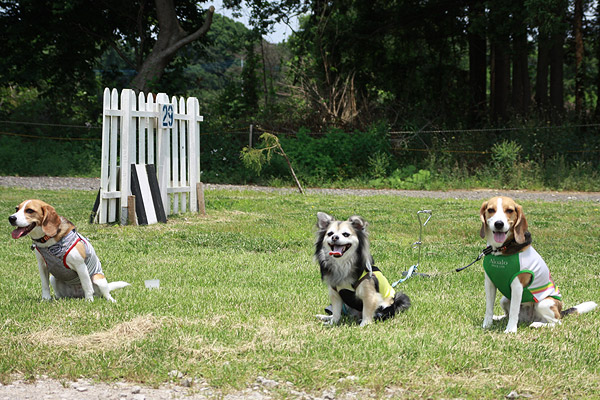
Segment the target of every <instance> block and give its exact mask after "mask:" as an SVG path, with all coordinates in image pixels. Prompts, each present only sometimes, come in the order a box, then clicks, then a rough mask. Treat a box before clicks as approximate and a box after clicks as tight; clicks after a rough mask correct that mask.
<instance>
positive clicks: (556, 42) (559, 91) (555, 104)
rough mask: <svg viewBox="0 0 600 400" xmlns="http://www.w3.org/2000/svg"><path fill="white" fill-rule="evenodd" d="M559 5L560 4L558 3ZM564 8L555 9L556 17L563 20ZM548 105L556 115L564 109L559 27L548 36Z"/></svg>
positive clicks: (563, 55) (562, 66) (562, 47)
mask: <svg viewBox="0 0 600 400" xmlns="http://www.w3.org/2000/svg"><path fill="white" fill-rule="evenodd" d="M559 6H561V5H559ZM565 13H566V9H565V8H559V9H557V10H556V15H557V17H558V18H559V19H560V20H561V21H563V20H564V19H565ZM550 42H551V46H552V47H551V48H550V106H551V107H552V114H553V115H555V116H556V113H558V114H559V115H560V114H562V113H563V111H564V97H565V94H564V58H565V54H564V53H565V51H564V44H565V31H564V30H563V29H561V28H560V27H559V28H558V29H556V30H555V31H554V32H553V33H552V35H551V36H550Z"/></svg>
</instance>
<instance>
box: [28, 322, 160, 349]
mask: <svg viewBox="0 0 600 400" xmlns="http://www.w3.org/2000/svg"><path fill="white" fill-rule="evenodd" d="M166 319H167V318H166V317H160V318H158V317H155V316H153V315H142V316H139V317H136V318H134V319H132V320H131V321H126V322H121V323H119V324H117V325H115V326H114V327H112V328H111V329H109V330H106V331H102V332H94V333H91V334H88V335H71V334H68V333H67V332H65V331H64V330H63V329H61V328H57V327H51V328H48V329H45V330H43V331H37V332H33V333H30V334H28V335H25V336H24V339H25V340H26V341H28V342H30V343H32V344H40V343H52V346H55V347H64V348H74V349H77V350H78V351H106V350H114V349H117V348H123V347H126V346H129V345H130V344H131V343H133V342H135V341H137V340H141V339H143V338H144V337H146V336H147V335H149V334H150V333H152V332H154V331H155V330H157V329H158V328H160V327H161V326H163V324H164V323H165V320H166Z"/></svg>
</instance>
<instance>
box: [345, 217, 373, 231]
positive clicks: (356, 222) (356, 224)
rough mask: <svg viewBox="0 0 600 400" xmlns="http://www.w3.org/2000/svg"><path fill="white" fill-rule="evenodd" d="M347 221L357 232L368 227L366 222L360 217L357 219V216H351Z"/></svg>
mask: <svg viewBox="0 0 600 400" xmlns="http://www.w3.org/2000/svg"><path fill="white" fill-rule="evenodd" d="M348 221H350V223H351V224H352V227H353V228H354V229H355V230H357V231H365V230H366V229H367V226H368V225H369V223H368V222H367V221H365V220H364V219H362V217H359V216H358V215H353V216H351V217H350V218H348Z"/></svg>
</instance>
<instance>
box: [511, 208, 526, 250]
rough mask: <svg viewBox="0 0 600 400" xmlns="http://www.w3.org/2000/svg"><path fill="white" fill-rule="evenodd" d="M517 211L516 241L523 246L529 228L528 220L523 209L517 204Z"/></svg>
mask: <svg viewBox="0 0 600 400" xmlns="http://www.w3.org/2000/svg"><path fill="white" fill-rule="evenodd" d="M515 211H516V213H517V222H515V226H514V231H515V241H516V242H517V243H519V244H521V243H525V232H527V229H528V228H529V226H528V225H527V219H526V218H525V214H524V213H523V207H521V206H520V205H518V204H516V207H515Z"/></svg>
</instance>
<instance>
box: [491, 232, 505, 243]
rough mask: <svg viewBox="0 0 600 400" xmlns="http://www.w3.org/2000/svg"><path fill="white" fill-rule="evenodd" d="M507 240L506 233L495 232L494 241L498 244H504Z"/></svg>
mask: <svg viewBox="0 0 600 400" xmlns="http://www.w3.org/2000/svg"><path fill="white" fill-rule="evenodd" d="M505 240H506V232H494V241H495V242H496V243H504V241H505Z"/></svg>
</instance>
